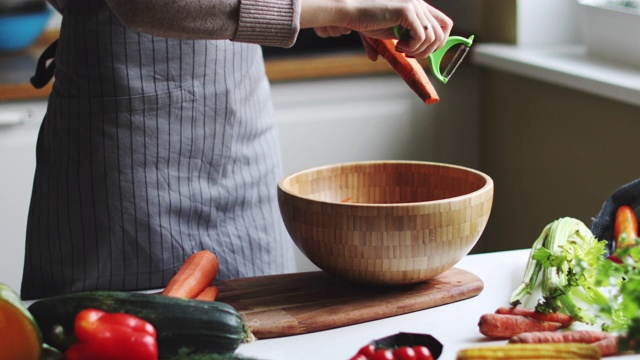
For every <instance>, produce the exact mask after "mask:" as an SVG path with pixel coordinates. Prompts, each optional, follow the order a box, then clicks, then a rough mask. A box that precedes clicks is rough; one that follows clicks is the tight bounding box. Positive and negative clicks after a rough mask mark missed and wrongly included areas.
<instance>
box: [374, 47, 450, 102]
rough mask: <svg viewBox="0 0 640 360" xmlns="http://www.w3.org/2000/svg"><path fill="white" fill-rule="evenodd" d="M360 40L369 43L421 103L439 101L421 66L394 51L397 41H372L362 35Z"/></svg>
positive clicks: (414, 60)
mask: <svg viewBox="0 0 640 360" xmlns="http://www.w3.org/2000/svg"><path fill="white" fill-rule="evenodd" d="M362 38H363V39H365V40H366V41H367V42H369V44H371V46H372V47H373V48H374V49H375V50H376V52H377V53H378V54H379V55H380V56H381V57H382V58H383V59H385V60H386V61H387V62H388V63H389V65H391V67H392V68H393V70H395V71H396V72H397V73H398V74H399V75H400V77H402V79H403V80H404V81H405V82H406V83H407V85H409V87H410V88H411V89H412V90H413V91H414V92H415V93H416V94H417V95H418V96H419V97H420V99H422V101H424V102H425V103H426V104H435V103H437V102H438V101H440V97H439V96H438V93H437V92H436V89H435V88H434V87H433V85H432V84H431V81H429V78H428V77H427V74H426V72H425V71H424V68H423V67H422V65H420V63H419V62H418V61H417V60H416V59H413V58H408V57H406V56H405V55H404V54H403V53H400V52H397V51H396V43H397V42H398V41H397V40H392V39H385V40H381V39H372V38H370V37H367V36H364V35H363V36H362Z"/></svg>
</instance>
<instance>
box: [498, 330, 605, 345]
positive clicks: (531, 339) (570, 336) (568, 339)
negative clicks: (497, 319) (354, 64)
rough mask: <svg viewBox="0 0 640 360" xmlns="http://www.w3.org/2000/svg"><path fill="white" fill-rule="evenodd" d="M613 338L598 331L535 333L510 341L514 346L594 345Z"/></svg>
mask: <svg viewBox="0 0 640 360" xmlns="http://www.w3.org/2000/svg"><path fill="white" fill-rule="evenodd" d="M610 337H613V335H612V334H610V333H608V332H604V331H597V330H576V331H558V332H556V331H534V332H527V333H523V334H519V335H516V336H514V337H512V338H511V339H509V342H510V343H512V344H518V343H527V344H539V343H582V344H592V343H594V342H596V341H601V340H605V339H608V338H610Z"/></svg>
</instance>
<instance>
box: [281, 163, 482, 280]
mask: <svg viewBox="0 0 640 360" xmlns="http://www.w3.org/2000/svg"><path fill="white" fill-rule="evenodd" d="M278 201H279V205H280V212H281V214H282V218H283V220H284V223H285V226H286V228H287V231H288V232H289V234H290V235H291V238H292V239H293V241H294V242H295V244H296V245H297V246H298V248H299V249H300V250H301V251H302V253H303V254H304V255H305V256H306V257H307V258H308V259H309V260H310V261H311V262H313V263H314V264H315V265H316V266H318V267H319V268H320V269H322V270H324V271H326V272H328V273H330V274H333V275H335V276H337V277H340V278H343V279H346V280H348V281H351V282H354V283H359V284H367V285H407V284H414V283H419V282H423V281H426V280H428V279H431V278H433V277H435V276H437V275H438V274H441V273H443V272H445V271H446V270H448V269H450V268H451V267H453V266H454V265H455V264H456V263H457V262H458V261H459V260H460V259H461V258H462V257H464V256H465V255H467V254H468V253H469V251H470V250H471V248H472V247H473V246H474V245H475V244H476V242H477V241H478V239H479V237H480V235H481V233H482V232H483V231H484V228H485V226H486V224H487V221H488V219H489V213H490V212H491V205H492V202H493V180H492V179H491V178H490V177H489V176H487V175H485V174H483V173H481V172H479V171H476V170H472V169H469V168H464V167H460V166H454V165H447V164H439V163H428V162H413V161H375V162H359V163H345V164H337V165H329V166H324V167H318V168H312V169H308V170H304V171H301V172H298V173H295V174H293V175H290V176H287V177H284V178H283V179H281V180H280V182H279V183H278Z"/></svg>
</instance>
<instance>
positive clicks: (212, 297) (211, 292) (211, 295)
mask: <svg viewBox="0 0 640 360" xmlns="http://www.w3.org/2000/svg"><path fill="white" fill-rule="evenodd" d="M218 292H219V289H218V287H217V286H209V287H207V288H206V289H204V290H202V292H201V293H200V295H198V296H196V297H195V299H196V300H203V301H216V297H218Z"/></svg>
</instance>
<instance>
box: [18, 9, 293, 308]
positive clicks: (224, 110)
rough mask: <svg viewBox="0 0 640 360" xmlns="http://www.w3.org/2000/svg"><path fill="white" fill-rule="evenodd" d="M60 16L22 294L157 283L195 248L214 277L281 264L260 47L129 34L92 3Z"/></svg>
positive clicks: (273, 137) (273, 136)
mask: <svg viewBox="0 0 640 360" xmlns="http://www.w3.org/2000/svg"><path fill="white" fill-rule="evenodd" d="M62 14H63V21H62V25H61V34H60V39H59V41H58V45H57V49H56V52H55V72H54V74H55V79H56V80H55V82H54V85H53V90H52V93H51V95H50V98H49V107H48V111H47V114H46V116H45V118H44V121H43V123H42V127H41V129H40V134H39V138H38V143H37V149H36V158H37V168H36V172H35V176H34V183H33V194H32V199H31V206H30V211H29V218H28V226H27V238H26V257H25V267H24V277H23V282H22V296H23V298H24V299H33V298H41V297H45V296H52V295H57V294H64V293H70V292H79V291H89V290H143V289H152V288H159V287H163V286H164V285H166V283H167V282H168V281H169V279H170V278H171V276H173V275H174V274H175V272H176V271H177V269H178V268H179V267H180V265H182V263H183V262H184V260H185V259H186V258H187V257H188V256H189V255H191V254H192V253H194V252H196V251H199V250H202V249H209V250H211V251H212V252H214V253H215V254H216V255H217V256H218V259H219V260H220V271H219V273H218V279H219V280H224V279H230V278H238V277H247V276H255V275H264V274H274V273H283V272H291V271H293V270H294V269H293V267H294V261H293V252H292V244H291V242H290V240H288V238H287V236H286V235H285V232H284V231H285V230H284V227H283V225H282V220H281V218H280V214H279V209H278V205H277V197H276V196H277V195H276V184H277V181H278V179H279V177H280V175H281V162H280V161H281V160H280V159H281V158H280V152H279V151H280V150H279V143H278V137H277V136H278V135H277V128H276V124H275V121H274V116H273V109H272V104H271V98H270V90H269V83H268V80H267V78H266V76H265V70H264V63H263V60H262V53H261V49H260V47H259V46H258V45H252V44H242V43H234V42H230V41H191V40H189V41H187V40H178V39H167V38H160V37H154V36H150V35H147V34H143V33H139V32H135V31H132V30H129V29H127V28H125V27H124V26H123V25H122V23H121V22H120V21H119V20H118V18H116V17H115V15H114V14H113V13H112V11H111V10H110V8H109V7H108V5H106V4H105V2H104V1H103V0H71V1H70V2H69V3H68V4H67V5H66V6H65V7H64V9H63V10H62Z"/></svg>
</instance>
